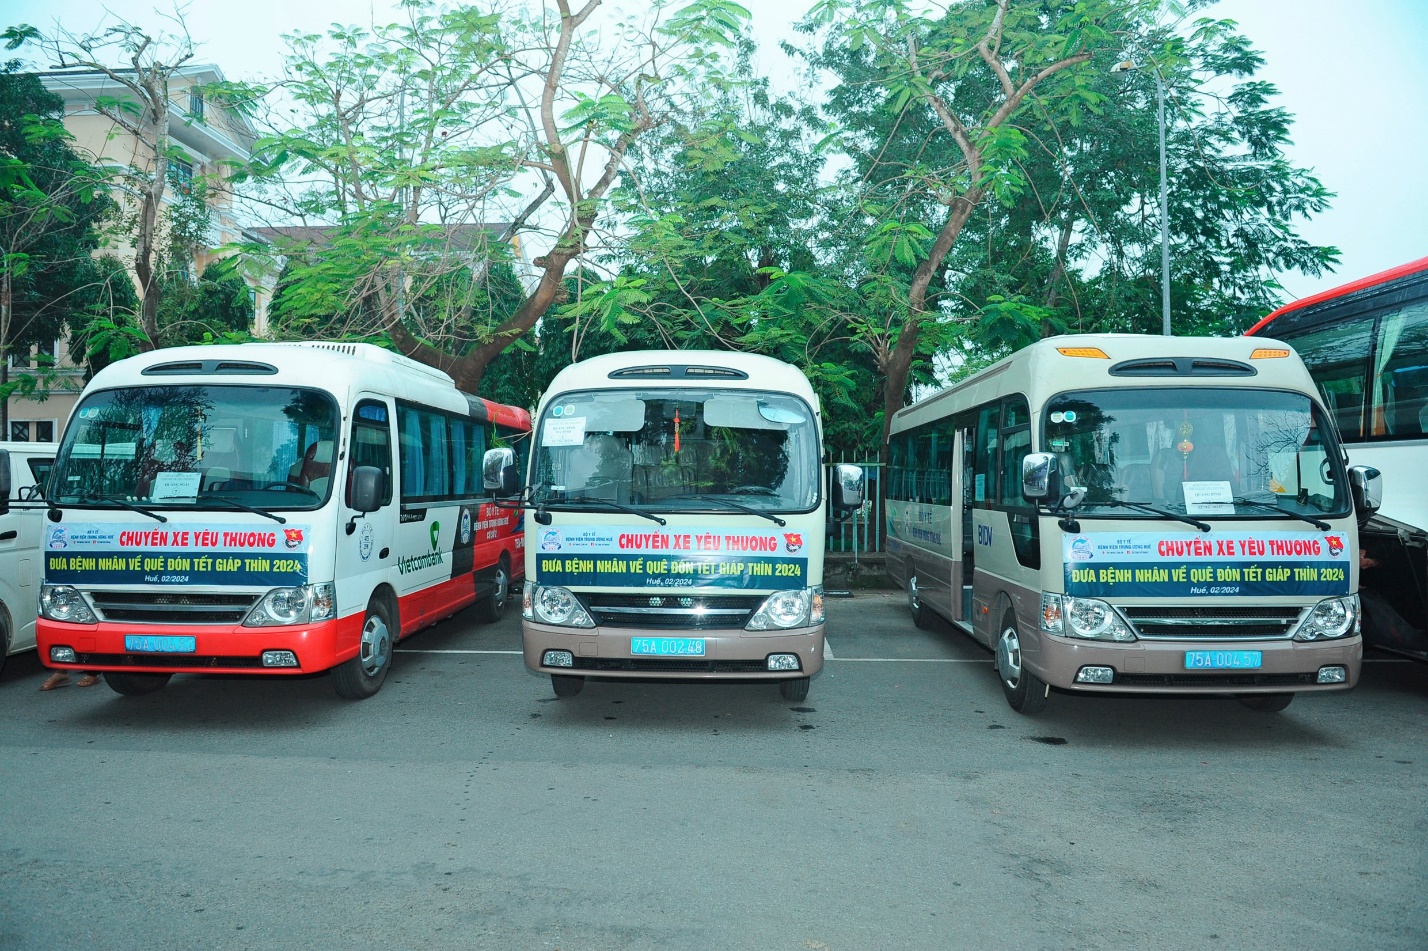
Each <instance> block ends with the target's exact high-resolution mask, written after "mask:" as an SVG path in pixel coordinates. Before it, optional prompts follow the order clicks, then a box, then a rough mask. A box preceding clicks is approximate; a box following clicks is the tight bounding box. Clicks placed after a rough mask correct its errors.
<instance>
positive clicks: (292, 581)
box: [44, 522, 310, 587]
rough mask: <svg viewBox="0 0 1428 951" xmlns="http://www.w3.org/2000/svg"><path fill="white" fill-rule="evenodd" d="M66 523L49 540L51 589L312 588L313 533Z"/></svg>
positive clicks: (212, 526) (51, 531)
mask: <svg viewBox="0 0 1428 951" xmlns="http://www.w3.org/2000/svg"><path fill="white" fill-rule="evenodd" d="M171 526H172V523H168V525H166V526H165V527H163V528H157V527H156V528H152V529H150V528H147V527H143V528H139V527H135V526H133V525H120V524H107V523H92V522H91V523H78V524H73V523H65V524H62V525H54V526H51V527H50V528H48V529H47V530H46V533H45V554H44V558H45V571H44V574H45V581H46V583H48V584H75V585H84V586H87V585H96V584H128V585H144V584H152V585H246V586H253V587H291V586H295V585H300V584H305V583H306V582H307V570H308V563H307V559H308V542H309V535H310V530H309V528H308V527H307V526H306V525H285V526H282V527H277V528H272V529H270V528H267V527H262V528H251V527H248V526H244V525H234V524H208V523H202V524H185V525H183V526H182V527H171Z"/></svg>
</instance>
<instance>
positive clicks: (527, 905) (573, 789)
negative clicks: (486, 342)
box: [0, 592, 1428, 951]
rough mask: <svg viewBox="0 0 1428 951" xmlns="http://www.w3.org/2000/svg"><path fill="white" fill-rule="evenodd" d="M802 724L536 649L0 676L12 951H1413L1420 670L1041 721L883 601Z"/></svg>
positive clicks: (850, 627) (505, 624)
mask: <svg viewBox="0 0 1428 951" xmlns="http://www.w3.org/2000/svg"><path fill="white" fill-rule="evenodd" d="M829 643H830V645H831V648H832V654H833V658H832V659H831V660H829V662H828V663H827V665H826V666H825V668H824V671H823V673H822V674H821V675H820V676H819V677H818V678H817V679H816V680H815V681H814V684H813V688H812V690H811V692H810V694H809V697H808V699H807V700H806V701H803V702H800V703H788V702H785V701H782V700H780V698H779V696H778V692H777V689H776V688H774V687H772V686H770V685H768V684H697V683H696V684H669V683H649V682H591V683H590V684H589V685H588V686H587V687H586V689H585V691H584V692H583V693H582V694H581V695H580V696H578V697H576V698H573V699H572V700H560V701H557V700H555V699H554V697H553V695H552V693H551V691H550V684H549V681H548V679H546V678H543V677H539V676H536V675H534V674H531V673H529V672H527V671H525V670H524V668H523V667H522V665H521V660H520V658H519V656H517V653H516V652H518V650H519V644H520V633H519V624H518V620H517V619H516V618H514V617H511V616H508V617H507V618H506V619H505V620H504V621H502V622H501V623H500V624H498V625H494V626H491V627H482V626H480V625H477V624H475V623H474V622H473V620H472V619H471V618H470V617H468V616H466V615H459V616H457V617H456V618H453V619H452V620H450V621H448V622H446V623H444V624H442V625H440V626H438V627H437V628H434V629H433V630H431V631H428V632H425V633H423V634H420V635H418V636H417V637H415V638H412V639H410V640H409V641H407V642H405V643H404V645H403V647H402V649H401V652H400V653H399V654H398V655H397V658H396V661H395V664H394V667H393V671H392V674H391V677H390V678H389V680H388V682H387V684H386V685H385V686H384V687H383V689H382V691H381V693H379V694H378V695H377V696H376V697H374V698H372V699H370V700H367V701H363V702H361V703H350V702H345V701H341V700H338V699H337V698H336V697H335V696H334V695H333V693H332V686H331V683H330V679H329V678H328V677H325V676H314V677H300V678H293V679H278V678H273V679H253V678H238V677H177V678H175V679H174V681H173V682H172V683H171V684H170V686H169V687H168V688H166V689H165V690H164V691H161V692H160V693H158V694H154V695H151V696H147V697H119V696H118V695H116V694H114V693H112V692H110V691H109V690H108V689H107V688H105V687H96V688H92V689H88V690H79V689H77V688H72V687H70V688H65V689H64V690H61V691H55V692H51V693H41V692H39V691H38V686H39V682H40V679H41V673H40V667H39V665H38V663H37V662H36V661H35V660H34V658H33V655H31V656H28V657H26V656H21V657H17V658H12V659H11V661H10V663H9V665H8V666H7V667H6V669H5V671H4V673H3V675H0V718H3V722H4V729H3V730H0V775H3V776H5V777H6V783H5V786H4V789H5V807H4V809H3V810H0V947H3V948H6V949H10V948H63V947H81V946H87V947H102V948H117V949H124V948H161V947H173V948H197V947H205V948H207V947H211V948H230V947H234V948H237V947H252V948H280V947H296V946H306V947H308V948H369V947H370V948H378V947H381V948H391V947H413V946H422V947H427V948H501V949H509V948H562V949H565V951H572V949H583V948H592V949H594V948H660V949H667V948H697V949H707V948H758V949H785V948H786V949H791V951H809V949H813V951H823V949H827V951H846V949H862V948H894V947H896V948H984V947H1009V948H1010V947H1015V948H1047V949H1052V948H1055V949H1062V948H1132V947H1134V948H1149V947H1155V948H1203V947H1224V948H1333V949H1346V948H1374V949H1393V948H1402V949H1421V948H1423V947H1425V946H1428V902H1425V895H1424V889H1423V882H1424V880H1425V874H1424V872H1425V850H1424V842H1425V841H1428V808H1425V803H1428V768H1426V767H1425V759H1428V755H1425V751H1424V741H1423V737H1424V735H1425V727H1428V667H1424V666H1421V665H1414V664H1411V663H1399V662H1394V661H1393V659H1391V658H1371V659H1372V660H1373V661H1374V662H1373V663H1370V664H1368V665H1366V668H1365V674H1364V677H1363V679H1362V682H1361V684H1360V686H1359V687H1357V688H1356V689H1355V690H1354V691H1352V692H1350V693H1347V694H1342V695H1321V696H1315V697H1301V698H1299V699H1297V700H1296V701H1295V703H1294V704H1293V705H1292V706H1291V707H1290V708H1289V709H1288V710H1286V711H1284V712H1283V713H1280V714H1271V715H1265V714H1259V713H1255V712H1253V711H1249V710H1246V709H1245V708H1243V707H1241V706H1240V705H1239V704H1237V703H1236V702H1234V701H1233V700H1230V699H1223V698H1204V699H1199V698H1197V699H1168V700H1167V699H1138V698H1125V697H1085V696H1077V697H1071V696H1061V695H1056V696H1053V697H1052V699H1051V704H1050V705H1049V707H1048V710H1047V712H1046V714H1045V715H1044V716H1042V717H1038V718H1036V719H1027V718H1023V717H1021V716H1020V715H1018V714H1015V713H1013V712H1012V711H1011V710H1009V709H1008V708H1007V707H1006V705H1005V702H1004V701H1003V699H1002V697H1001V694H1000V690H999V688H998V686H997V683H996V679H995V677H994V675H993V673H992V671H991V665H990V657H989V655H988V654H987V653H986V652H985V651H984V650H983V649H982V648H980V647H977V646H976V645H975V644H972V643H971V642H970V641H968V640H967V639H966V638H965V637H963V636H961V635H960V634H957V633H954V632H953V631H951V630H950V629H945V628H940V629H935V630H931V631H921V630H918V629H916V628H914V627H913V626H912V625H911V623H910V621H909V620H908V617H907V612H906V610H905V608H904V607H903V606H902V603H901V598H900V595H898V594H896V593H880V592H866V593H865V592H860V593H859V595H858V597H856V598H854V599H851V600H845V601H833V602H830V605H829Z"/></svg>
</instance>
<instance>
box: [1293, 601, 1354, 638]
mask: <svg viewBox="0 0 1428 951" xmlns="http://www.w3.org/2000/svg"><path fill="white" fill-rule="evenodd" d="M1358 630H1359V596H1358V595H1356V594H1351V595H1349V596H1348V597H1346V598H1328V599H1326V600H1323V601H1320V602H1319V603H1318V604H1316V605H1314V610H1312V611H1310V612H1309V616H1308V617H1307V618H1305V619H1304V623H1303V624H1301V625H1299V630H1297V631H1295V632H1294V639H1295V640H1296V641H1317V640H1321V639H1322V640H1333V639H1334V638H1336V637H1344V636H1346V635H1349V634H1357V633H1358Z"/></svg>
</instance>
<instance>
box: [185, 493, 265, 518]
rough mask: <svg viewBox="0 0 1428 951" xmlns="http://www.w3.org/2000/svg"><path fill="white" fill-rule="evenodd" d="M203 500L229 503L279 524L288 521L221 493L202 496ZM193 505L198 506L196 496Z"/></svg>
mask: <svg viewBox="0 0 1428 951" xmlns="http://www.w3.org/2000/svg"><path fill="white" fill-rule="evenodd" d="M203 501H204V502H222V503H223V504H224V505H231V506H233V507H234V508H235V509H242V510H243V511H245V512H252V513H253V514H254V515H261V516H263V517H264V518H270V519H272V520H273V521H275V522H277V523H278V524H279V525H286V524H287V523H288V520H287V519H285V518H283V517H282V516H281V515H274V514H273V513H272V512H269V511H268V510H267V509H260V508H258V507H257V506H256V505H245V504H244V503H242V502H238V501H236V500H234V499H230V498H225V497H224V496H221V495H205V496H204V497H203ZM193 507H194V508H198V499H196V498H195V499H194V500H193Z"/></svg>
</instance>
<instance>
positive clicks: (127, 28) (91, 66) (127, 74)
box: [0, 17, 194, 350]
mask: <svg viewBox="0 0 1428 951" xmlns="http://www.w3.org/2000/svg"><path fill="white" fill-rule="evenodd" d="M175 22H176V23H177V25H178V28H179V33H178V34H176V35H170V34H162V33H157V32H153V33H151V32H148V31H145V30H144V29H143V28H141V27H139V26H136V25H134V24H132V23H127V22H123V21H120V22H119V23H118V24H116V25H114V26H111V27H107V28H104V29H101V30H99V31H97V32H93V33H72V32H70V31H68V30H64V29H61V28H59V27H56V28H55V30H54V31H53V32H51V33H45V32H43V31H41V30H38V29H36V28H35V27H33V26H30V25H28V24H20V25H18V26H13V27H10V28H9V29H7V30H5V31H4V33H0V38H3V39H4V40H5V41H6V47H7V48H8V49H11V50H14V49H18V48H19V47H21V46H23V45H25V44H27V43H30V44H33V45H35V46H37V47H38V48H39V49H40V50H41V51H42V52H43V53H44V54H45V55H47V56H48V57H49V58H50V59H51V60H52V61H53V63H52V66H53V68H54V69H56V70H59V71H73V70H94V71H98V72H100V73H103V74H104V75H105V76H106V77H107V78H108V79H110V80H111V81H113V82H114V83H116V84H118V85H119V86H121V87H122V88H123V89H124V91H125V93H126V94H125V95H121V96H100V97H96V98H95V100H94V108H95V109H96V110H97V111H98V112H99V113H100V114H101V115H103V116H104V117H106V118H108V119H109V120H110V121H112V122H113V123H114V124H115V126H117V127H118V128H120V129H122V130H124V131H125V132H127V133H128V134H129V135H132V136H133V137H134V139H135V140H136V142H138V143H139V145H140V148H139V149H137V150H136V151H135V156H136V159H137V163H136V164H135V165H132V166H127V167H123V168H116V170H115V177H116V179H117V184H118V185H119V187H120V188H121V189H122V190H123V192H124V193H125V194H126V195H127V196H128V197H129V198H130V199H131V200H132V201H133V202H134V203H135V209H134V222H133V229H132V230H133V234H132V237H133V242H134V257H133V268H134V276H135V278H136V280H137V284H138V287H139V294H140V298H141V306H140V311H139V328H140V329H141V330H142V331H143V335H144V336H143V339H142V341H141V343H142V346H143V349H145V350H150V349H153V348H155V347H158V346H160V345H161V334H160V329H159V300H160V298H161V297H162V294H163V282H162V280H161V275H160V274H159V271H158V269H157V268H156V266H155V263H156V256H157V255H158V253H159V249H160V244H161V242H162V235H161V226H162V215H161V212H162V209H163V203H164V195H165V192H166V191H167V189H168V185H169V162H170V159H171V156H172V152H173V150H172V143H171V141H170V128H171V124H172V123H173V122H174V121H175V115H174V108H175V107H174V104H173V102H172V101H171V99H170V92H169V86H170V83H171V81H172V80H173V77H174V75H175V74H176V73H177V72H178V71H179V69H180V68H182V66H183V65H184V64H185V63H187V62H188V61H189V60H191V59H192V58H193V55H194V44H193V41H192V39H191V38H190V37H189V35H188V33H187V30H186V29H184V27H183V20H182V18H181V17H176V18H175ZM114 59H120V60H122V61H124V62H126V63H127V65H126V66H116V65H113V60H114Z"/></svg>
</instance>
